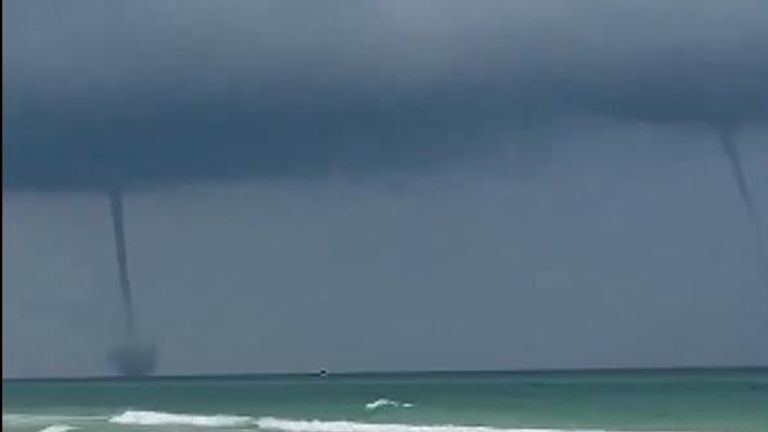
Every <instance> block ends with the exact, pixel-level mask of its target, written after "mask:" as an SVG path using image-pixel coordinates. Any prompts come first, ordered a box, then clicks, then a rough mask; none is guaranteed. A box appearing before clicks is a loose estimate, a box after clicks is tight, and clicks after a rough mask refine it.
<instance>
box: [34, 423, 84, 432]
mask: <svg viewBox="0 0 768 432" xmlns="http://www.w3.org/2000/svg"><path fill="white" fill-rule="evenodd" d="M75 429H78V428H76V427H74V426H70V425H66V424H55V425H51V426H48V427H46V428H43V429H41V430H40V432H67V431H71V430H75Z"/></svg>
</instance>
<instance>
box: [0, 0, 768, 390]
mask: <svg viewBox="0 0 768 432" xmlns="http://www.w3.org/2000/svg"><path fill="white" fill-rule="evenodd" d="M766 41H768V2H763V1H748V0H743V1H741V0H734V1H727V2H725V1H706V0H695V1H694V0H679V1H674V2H669V1H623V2H609V1H598V0H590V1H582V2H572V1H546V0H536V1H494V0H488V1H483V2H468V1H427V0H417V1H397V0H396V1H386V2H384V1H338V0H333V1H326V2H322V3H321V2H309V1H303V2H299V1H234V0H233V1H227V2H210V1H198V0H186V1H170V0H159V1H132V2H117V1H107V2H104V1H86V0H75V1H69V2H57V1H35V2H31V1H21V0H9V1H5V2H3V72H4V73H3V75H4V76H3V141H4V143H3V281H2V282H3V376H4V377H40V376H94V375H107V374H111V373H113V372H112V369H111V367H110V365H109V363H108V362H107V360H106V353H107V352H108V351H109V350H110V349H111V347H112V346H113V345H114V341H115V338H119V332H120V325H121V322H120V318H119V316H120V308H121V303H120V302H121V300H120V288H119V284H118V269H117V266H116V259H115V245H114V242H115V240H114V237H113V232H112V222H111V216H110V201H109V198H108V193H109V191H114V190H119V191H120V194H121V197H122V203H123V207H124V213H125V229H126V240H127V251H128V268H129V271H130V277H131V284H132V290H133V306H134V308H135V313H136V317H137V325H138V326H139V327H140V328H141V329H142V332H144V334H147V335H150V337H151V338H152V340H153V341H154V342H155V343H156V344H157V349H158V356H159V363H158V369H157V373H159V374H209V373H251V372H253V373H262V372H306V371H313V370H317V369H320V368H328V369H330V370H333V371H387V370H389V371H394V370H437V369H440V370H491V369H492V370H499V369H546V368H557V369H571V368H634V367H691V366H712V367H717V366H768V339H766V337H765V329H766V328H768V256H766V248H767V247H768V246H767V245H766V238H765V234H764V233H765V232H766V230H768V222H767V221H768V218H766V217H765V215H767V214H768V169H766V167H768V49H766ZM121 214H122V213H121Z"/></svg>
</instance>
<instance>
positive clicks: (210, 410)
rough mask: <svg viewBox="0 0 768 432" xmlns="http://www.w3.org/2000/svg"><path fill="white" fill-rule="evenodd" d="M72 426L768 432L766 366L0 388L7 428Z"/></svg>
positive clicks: (346, 431)
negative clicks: (711, 369) (655, 370)
mask: <svg viewBox="0 0 768 432" xmlns="http://www.w3.org/2000/svg"><path fill="white" fill-rule="evenodd" d="M416 426H423V427H416ZM74 428H77V429H79V430H82V431H155V430H158V431H187V430H195V431H198V430H199V431H204V430H221V431H224V430H229V431H235V430H237V431H247V430H273V431H276V432H354V431H361V432H458V431H468V432H494V431H495V430H500V429H507V430H512V429H517V430H519V429H526V428H529V429H530V428H534V429H550V430H611V431H613V430H617V431H634V430H637V431H641V430H654V431H734V432H738V431H744V432H752V431H763V432H768V370H742V371H677V372H600V373H596V372H578V373H482V374H478V373H474V374H473V373H436V374H401V375H398V374H388V375H347V376H335V375H332V376H329V377H326V378H319V377H311V376H292V377H290V376H289V377H274V378H268V377H250V378H249V377H229V378H173V379H147V380H133V381H132V380H101V381H99V380H91V381H88V380H80V381H78V380H70V381H55V380H50V381H45V380H43V381H12V382H10V381H4V382H3V429H4V430H9V431H42V430H46V431H47V432H56V431H59V432H60V431H65V430H71V429H74Z"/></svg>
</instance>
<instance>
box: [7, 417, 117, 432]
mask: <svg viewBox="0 0 768 432" xmlns="http://www.w3.org/2000/svg"><path fill="white" fill-rule="evenodd" d="M105 419H106V417H98V416H68V415H36V414H6V413H3V427H14V426H27V427H29V426H47V427H46V428H45V429H43V431H46V432H62V431H64V430H73V429H77V428H76V427H75V426H70V425H68V424H67V423H73V422H82V421H89V420H105ZM65 427H66V428H67V429H63V428H65ZM49 428H52V429H49ZM41 432H42V431H41Z"/></svg>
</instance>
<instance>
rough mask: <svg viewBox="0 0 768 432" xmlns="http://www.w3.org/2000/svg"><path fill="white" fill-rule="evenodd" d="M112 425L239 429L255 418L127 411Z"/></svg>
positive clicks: (114, 419)
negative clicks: (238, 427)
mask: <svg viewBox="0 0 768 432" xmlns="http://www.w3.org/2000/svg"><path fill="white" fill-rule="evenodd" d="M109 422H110V423H117V424H124V425H137V426H161V425H175V426H201V427H233V426H234V427H237V426H247V425H252V424H253V423H254V420H253V418H251V417H246V416H230V415H191V414H172V413H166V412H158V411H126V412H124V413H122V414H120V415H116V416H114V417H112V418H110V419H109Z"/></svg>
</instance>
